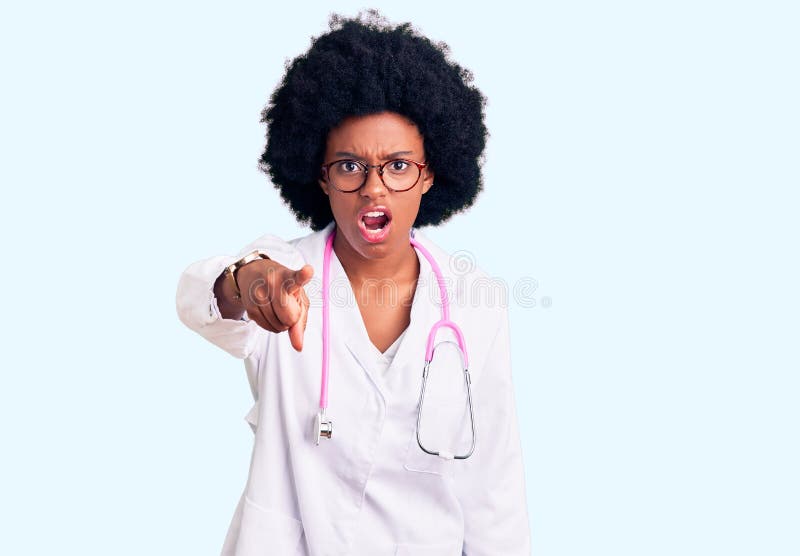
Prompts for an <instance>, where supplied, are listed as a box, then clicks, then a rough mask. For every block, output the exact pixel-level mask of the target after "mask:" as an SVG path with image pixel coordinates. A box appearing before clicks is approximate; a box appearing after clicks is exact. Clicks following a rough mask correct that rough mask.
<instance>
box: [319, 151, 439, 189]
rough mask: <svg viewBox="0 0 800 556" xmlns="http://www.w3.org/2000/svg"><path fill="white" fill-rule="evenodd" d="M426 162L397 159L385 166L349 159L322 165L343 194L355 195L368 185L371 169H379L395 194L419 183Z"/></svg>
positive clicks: (382, 178)
mask: <svg viewBox="0 0 800 556" xmlns="http://www.w3.org/2000/svg"><path fill="white" fill-rule="evenodd" d="M427 166H428V164H427V163H425V162H414V161H413V160H408V159H406V158H395V159H393V160H390V161H388V162H384V163H383V164H365V163H364V162H361V161H360V160H352V159H349V158H346V159H342V160H334V161H333V162H329V163H327V164H323V165H322V173H323V175H324V176H325V177H326V178H327V180H328V181H329V182H330V184H331V185H333V187H335V188H336V189H337V190H339V191H342V192H343V193H353V192H354V191H358V190H359V189H361V188H362V187H363V186H364V184H365V183H367V176H368V175H369V169H370V168H377V169H378V175H379V176H380V178H381V181H382V182H383V185H385V186H386V187H387V188H388V189H390V190H391V191H395V192H398V193H400V192H403V191H408V190H409V189H411V188H412V187H414V186H415V185H417V182H418V181H419V178H420V176H421V175H422V169H423V168H425V167H427Z"/></svg>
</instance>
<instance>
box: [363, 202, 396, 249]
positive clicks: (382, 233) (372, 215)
mask: <svg viewBox="0 0 800 556" xmlns="http://www.w3.org/2000/svg"><path fill="white" fill-rule="evenodd" d="M391 222H392V213H391V211H389V209H387V208H386V207H371V208H370V209H369V210H364V211H361V213H359V222H358V225H359V226H358V227H359V229H360V230H361V235H363V236H364V239H366V240H367V241H369V242H371V243H375V242H377V241H382V240H383V239H384V238H385V237H386V235H387V234H388V233H389V228H390V227H391Z"/></svg>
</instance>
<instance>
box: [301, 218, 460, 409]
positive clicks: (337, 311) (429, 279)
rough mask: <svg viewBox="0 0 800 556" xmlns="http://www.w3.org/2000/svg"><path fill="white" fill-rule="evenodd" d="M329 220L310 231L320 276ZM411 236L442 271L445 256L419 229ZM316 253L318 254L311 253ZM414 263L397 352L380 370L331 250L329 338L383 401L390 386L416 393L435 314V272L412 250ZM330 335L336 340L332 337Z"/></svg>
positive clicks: (437, 311) (437, 315)
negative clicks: (345, 351) (412, 288)
mask: <svg viewBox="0 0 800 556" xmlns="http://www.w3.org/2000/svg"><path fill="white" fill-rule="evenodd" d="M333 227H334V223H333V222H331V223H330V224H328V226H326V227H325V228H324V229H322V230H320V231H319V232H317V234H314V236H316V237H315V238H314V241H313V243H314V245H313V249H314V251H315V256H314V259H315V260H317V261H319V262H318V264H319V267H318V268H319V276H320V279H321V277H322V254H323V250H324V248H325V240H326V239H327V237H328V234H330V232H331V231H332V229H333ZM412 233H413V235H414V238H415V239H416V240H417V241H419V242H420V243H421V244H422V245H423V246H424V247H425V248H427V249H428V251H430V252H431V254H432V255H433V256H434V257H435V258H436V260H437V262H438V264H439V265H440V266H441V267H443V268H442V270H443V271H445V267H446V265H445V264H444V263H445V259H444V258H443V256H442V252H441V250H440V249H439V248H438V247H437V246H435V245H434V244H433V243H432V242H431V241H430V240H429V239H428V238H427V237H425V235H424V234H422V233H421V232H419V230H412ZM317 252H318V253H317ZM415 252H416V253H417V258H418V259H419V263H420V272H419V278H418V280H417V287H416V290H415V292H414V298H413V301H412V304H411V316H410V324H409V326H408V329H407V330H406V332H405V335H404V336H403V338H402V339H401V340H400V345H399V346H398V349H397V353H396V354H395V356H394V358H393V359H392V362H391V364H390V365H389V368H388V369H387V370H386V373H385V374H382V373H379V372H378V369H376V368H375V360H376V358H377V357H379V353H380V352H379V351H378V350H377V348H376V347H375V346H374V345H373V344H372V342H371V340H370V339H369V335H368V334H367V329H366V326H365V325H364V320H363V318H362V317H361V312H360V310H359V308H358V304H357V302H356V300H355V294H354V293H353V291H352V289H351V287H350V282H349V280H348V278H347V275H346V273H345V271H344V268H343V267H342V264H341V262H340V261H339V259H338V257H337V256H336V253H335V252H333V253H332V254H331V267H330V279H331V306H330V307H331V323H332V324H333V327H332V329H331V342H336V341H342V342H344V344H345V345H346V347H347V349H348V351H350V353H351V354H352V355H353V358H354V359H355V361H356V362H357V364H358V365H359V366H360V367H361V368H362V370H363V372H365V373H366V375H367V376H368V378H369V380H370V381H371V382H372V384H373V385H374V386H375V388H376V389H377V390H378V391H379V392H380V394H381V396H382V397H383V399H384V402H388V399H389V398H390V393H392V392H395V391H406V390H407V389H408V390H409V391H410V392H418V391H419V386H420V380H421V377H422V367H423V365H424V359H425V343H426V341H427V339H428V333H429V331H430V329H431V327H432V326H433V325H434V323H435V322H436V321H438V320H439V319H440V318H441V302H440V300H439V287H438V284H437V282H436V277H435V274H434V273H433V269H432V268H431V265H430V263H429V262H428V260H427V259H426V258H425V257H424V256H423V255H422V254H421V253H419V252H418V251H416V250H415ZM336 322H347V323H350V324H349V325H348V326H336V325H335V323H336ZM336 336H338V337H339V339H338V340H337V339H336Z"/></svg>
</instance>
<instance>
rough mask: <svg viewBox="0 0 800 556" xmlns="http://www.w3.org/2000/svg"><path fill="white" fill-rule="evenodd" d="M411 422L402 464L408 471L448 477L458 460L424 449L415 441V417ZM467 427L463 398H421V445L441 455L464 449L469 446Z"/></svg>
mask: <svg viewBox="0 0 800 556" xmlns="http://www.w3.org/2000/svg"><path fill="white" fill-rule="evenodd" d="M414 425H415V426H414V427H413V428H412V430H411V438H409V441H408V446H407V448H406V454H405V458H404V462H403V466H404V467H405V468H406V469H407V470H408V471H418V472H422V473H435V474H438V475H442V476H444V477H452V476H453V473H454V471H455V466H456V465H458V464H459V463H461V460H454V459H453V458H452V457H442V456H434V455H431V454H428V453H427V452H424V451H423V450H422V448H420V446H419V443H418V442H417V429H416V418H415V420H414ZM471 430H472V429H471V428H470V423H469V411H468V410H467V405H466V400H465V399H463V400H459V399H455V400H454V399H453V398H435V397H432V398H430V399H428V398H427V397H426V398H425V403H424V405H423V410H422V416H421V418H420V440H421V441H422V444H423V446H425V448H427V449H428V450H431V451H436V452H440V453H442V454H446V453H450V454H454V453H462V452H466V451H467V450H468V449H469V442H470V436H469V435H470V431H471Z"/></svg>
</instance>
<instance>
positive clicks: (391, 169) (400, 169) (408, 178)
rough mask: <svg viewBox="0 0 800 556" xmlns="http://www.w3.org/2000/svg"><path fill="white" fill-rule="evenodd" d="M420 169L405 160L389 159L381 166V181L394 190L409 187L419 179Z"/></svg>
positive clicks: (403, 189) (402, 189)
mask: <svg viewBox="0 0 800 556" xmlns="http://www.w3.org/2000/svg"><path fill="white" fill-rule="evenodd" d="M419 175H420V169H419V167H418V166H417V165H416V164H412V163H411V162H408V161H406V160H400V159H398V160H390V161H389V162H387V163H386V165H385V166H384V167H383V182H384V183H385V184H386V187H388V188H389V189H393V190H395V191H405V190H406V189H411V188H412V187H414V185H415V184H416V183H417V180H419Z"/></svg>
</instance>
